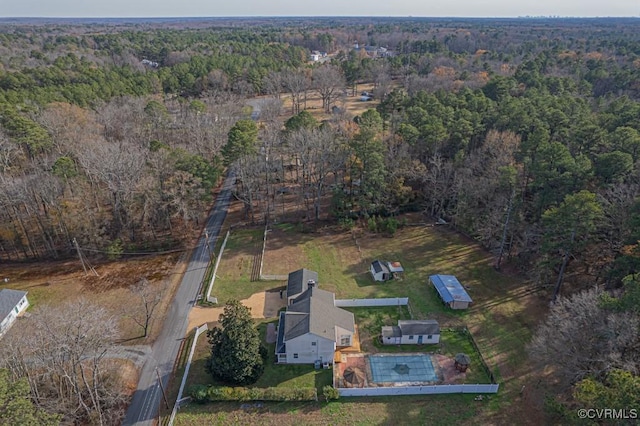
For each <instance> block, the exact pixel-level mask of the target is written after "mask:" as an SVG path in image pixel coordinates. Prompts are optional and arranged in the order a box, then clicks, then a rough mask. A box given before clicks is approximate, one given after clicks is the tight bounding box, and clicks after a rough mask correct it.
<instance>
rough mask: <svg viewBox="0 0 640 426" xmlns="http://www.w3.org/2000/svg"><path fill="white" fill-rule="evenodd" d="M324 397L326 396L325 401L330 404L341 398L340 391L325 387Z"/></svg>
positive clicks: (328, 386)
mask: <svg viewBox="0 0 640 426" xmlns="http://www.w3.org/2000/svg"><path fill="white" fill-rule="evenodd" d="M322 395H323V396H324V399H325V400H326V401H327V402H328V401H331V400H333V399H338V398H340V392H339V391H338V389H336V388H334V387H333V386H331V385H325V386H324V387H323V388H322Z"/></svg>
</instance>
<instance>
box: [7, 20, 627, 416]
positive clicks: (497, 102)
mask: <svg viewBox="0 0 640 426" xmlns="http://www.w3.org/2000/svg"><path fill="white" fill-rule="evenodd" d="M183 25H184V27H183V28H181V27H180V26H178V25H175V24H172V25H166V24H162V23H156V24H153V23H147V24H144V25H143V24H140V23H138V24H132V23H123V24H121V25H102V24H94V25H80V24H78V23H66V24H64V25H55V24H52V23H47V22H41V23H39V24H38V25H26V24H22V23H13V24H5V25H3V26H0V179H1V183H2V185H0V203H1V206H2V208H1V209H0V259H2V260H18V259H43V258H59V257H65V256H69V255H70V254H71V253H72V248H73V247H72V245H71V241H72V240H73V239H76V240H77V241H78V242H79V244H80V245H82V247H83V248H86V249H87V250H94V251H96V252H103V253H106V254H116V255H117V254H119V253H123V252H130V251H138V252H140V251H155V250H163V249H171V248H177V247H183V246H184V244H186V239H185V236H186V235H188V233H186V232H184V231H185V229H194V228H195V227H197V226H198V221H199V220H200V218H201V217H202V215H203V212H205V211H206V210H207V206H209V205H210V201H211V195H212V189H213V188H214V187H215V186H216V184H217V183H218V182H219V181H220V178H221V176H222V175H223V173H225V170H232V171H233V173H234V174H235V176H236V177H237V178H238V187H237V191H236V197H237V198H238V199H240V200H241V201H242V202H243V203H244V204H245V207H246V214H247V220H249V221H253V222H255V223H257V222H262V221H264V220H270V219H273V218H280V219H288V220H297V221H304V222H306V223H308V224H310V225H311V226H312V225H313V224H314V223H317V222H318V221H323V222H324V221H327V220H329V221H333V222H335V223H338V224H340V226H343V227H345V228H350V227H353V226H358V225H361V226H365V227H367V228H368V229H369V230H370V231H373V232H388V233H393V231H394V230H395V228H397V226H399V224H400V223H399V221H398V220H397V219H396V218H397V216H398V215H399V214H401V213H403V212H408V211H421V212H424V213H425V215H426V216H425V217H427V218H428V220H432V221H440V222H441V223H448V224H449V225H450V226H452V227H454V228H455V229H457V230H459V231H461V232H464V233H465V234H467V235H469V236H471V237H473V238H474V239H476V240H477V241H478V242H479V243H480V244H482V245H483V246H484V247H486V248H487V249H488V250H490V251H492V252H493V253H494V254H495V259H496V263H495V267H496V268H498V269H500V268H502V267H504V266H505V265H509V267H511V268H517V270H518V271H520V272H522V273H523V274H525V275H526V276H527V277H529V278H530V279H531V280H532V281H533V282H534V283H535V285H537V286H541V287H544V288H545V289H547V291H548V293H549V297H550V299H552V300H556V298H557V297H558V296H559V295H565V296H566V295H570V294H576V295H577V296H576V297H578V296H580V297H582V298H583V299H580V300H582V302H581V303H582V305H581V306H585V308H584V309H590V311H589V312H590V315H591V316H590V317H589V318H590V320H592V321H594V322H595V323H594V325H593V327H592V330H594V331H593V333H596V334H597V336H595V337H593V336H591V337H593V338H594V339H596V341H597V342H598V344H597V345H595V344H594V347H593V348H591V349H592V351H591V352H590V353H589V354H587V356H588V359H589V360H591V361H589V362H587V361H585V360H582V361H581V362H582V364H581V365H582V366H583V367H584V369H582V370H580V371H581V373H580V374H576V375H574V376H571V377H568V378H567V380H568V383H570V384H574V383H579V384H580V386H582V387H580V386H578V387H576V388H575V389H576V390H575V397H576V398H577V399H578V400H581V401H583V402H584V401H590V402H591V403H593V404H595V402H593V401H596V400H598V401H605V400H606V398H607V397H611V395H609V394H607V392H614V391H612V390H611V389H619V388H621V387H623V386H626V385H628V383H633V381H634V380H635V383H636V385H635V386H636V387H637V382H638V378H637V374H638V369H639V366H640V360H639V358H640V355H639V352H640V351H639V349H638V348H640V337H639V335H638V327H637V322H638V308H637V306H638V304H637V302H638V300H640V299H638V297H639V296H638V294H640V291H639V290H638V289H639V288H640V284H639V283H638V281H639V280H640V278H638V277H637V274H638V272H639V267H640V245H639V240H640V226H638V225H639V224H640V161H639V160H640V22H638V20H635V19H562V20H560V19H529V20H509V19H504V20H447V19H434V20H428V19H373V18H371V19H365V18H358V19H352V20H349V19H346V18H344V19H340V18H331V19H330V18H325V19H319V20H314V21H313V22H310V21H307V20H304V19H299V20H296V19H272V20H269V19H263V20H257V21H255V22H251V23H244V24H241V23H240V22H238V21H234V20H227V21H213V22H211V23H207V22H199V23H198V25H195V24H194V25H192V26H189V22H186V23H184V24H183ZM314 50H317V51H319V52H326V53H327V54H328V59H329V60H327V61H318V62H313V61H310V60H309V54H310V52H311V51H314ZM363 84H368V85H373V92H372V94H371V96H372V97H373V98H374V99H376V101H379V102H376V104H375V105H376V107H375V109H374V108H372V109H369V110H367V111H366V112H364V113H362V114H360V115H358V116H356V117H353V116H351V115H350V114H349V112H348V111H347V110H346V109H345V108H344V106H345V100H346V98H347V97H348V96H353V95H354V94H357V93H358V87H359V86H360V85H363ZM257 97H259V99H260V101H259V103H256V102H254V101H255V99H254V98H257ZM313 97H315V98H319V99H321V101H322V112H321V113H320V114H318V111H313V112H314V114H311V113H310V112H309V110H308V109H307V107H308V101H309V99H311V98H313ZM252 118H253V119H252ZM285 195H286V196H287V197H289V198H293V199H294V200H295V204H296V205H297V211H296V212H295V214H293V215H289V216H287V214H288V213H287V214H285V211H284V201H281V200H284V198H285ZM280 202H282V206H283V207H282V209H280V208H279V206H280V205H279V203H280ZM565 282H566V285H565V286H564V287H563V284H565ZM594 285H595V286H598V285H599V286H601V288H605V289H607V290H609V291H610V293H607V295H608V296H607V297H608V298H607V299H606V300H604V301H602V300H601V299H602V297H601V295H600V294H595V293H593V294H592V295H591V296H588V295H587V296H585V294H586V293H585V294H583V293H579V291H581V290H585V289H589V288H593V287H594ZM588 294H591V293H588ZM589 297H591V299H589ZM596 299H597V300H596ZM594 300H596V302H597V303H596V302H593V301H594ZM552 309H555V310H556V311H557V312H556V311H554V315H555V316H554V315H550V316H549V319H548V321H557V323H553V322H551V323H547V324H546V326H547V327H548V329H547V330H546V333H548V334H549V333H551V334H552V333H553V332H554V330H556V331H557V330H558V329H560V328H562V327H560V325H561V323H562V321H563V319H562V318H566V316H567V315H571V316H576V315H578V316H579V315H582V314H584V312H582V313H576V312H572V311H571V309H572V308H571V306H567V305H566V299H563V302H562V303H559V304H557V305H555V306H554V308H552ZM562 309H564V310H565V311H562ZM554 318H555V319H554ZM603 318H604V319H603ZM565 321H566V320H565ZM598 321H600V322H598ZM596 323H597V324H596ZM622 323H626V324H636V327H633V326H631V327H626V328H625V330H627V331H629V330H631V332H630V335H625V339H626V340H625V342H626V343H625V344H624V345H623V344H618V345H616V344H613V343H612V341H611V340H607V339H609V338H604V337H602V336H603V335H604V334H607V333H605V331H606V330H609V331H611V330H615V329H616V328H615V327H617V326H619V325H620V324H622ZM598 330H600V331H598ZM603 330H604V331H603ZM565 331H566V333H567V335H576V333H575V332H576V330H571V329H567V330H565ZM571 333H574V334H571ZM598 333H599V334H598ZM580 335H581V336H582V338H583V339H586V340H588V339H590V338H591V337H589V336H586V337H585V336H584V334H580ZM546 339H547V340H545V336H544V333H542V332H541V334H540V335H539V336H537V340H536V341H534V343H533V345H534V346H535V344H536V342H538V347H537V348H536V347H533V348H532V353H535V354H536V356H538V357H539V358H540V359H541V360H542V361H547V362H550V361H549V360H554V361H553V362H556V363H560V362H561V361H560V358H561V356H560V355H559V354H558V353H553V352H549V351H550V350H549V349H548V348H549V346H550V345H549V344H548V342H549V341H550V339H551V340H552V337H549V336H547V337H546ZM598 339H600V340H598ZM583 341H584V340H583ZM541 342H542V343H541ZM544 342H546V343H544ZM618 343H619V342H618ZM541 346H545V348H547V349H546V351H545V350H540V347H541ZM558 351H560V349H558ZM571 359H572V360H574V361H575V360H576V359H578V358H577V357H575V356H574V357H572V358H571ZM579 359H582V358H579ZM586 364H588V365H586ZM629 374H631V376H629ZM586 380H596V384H593V383H591V382H585V381H586ZM598 386H600V387H598ZM607 395H608V396H607ZM589 398H591V399H589ZM598 398H600V399H598ZM556 408H557V407H556ZM558 411H562V410H561V408H558Z"/></svg>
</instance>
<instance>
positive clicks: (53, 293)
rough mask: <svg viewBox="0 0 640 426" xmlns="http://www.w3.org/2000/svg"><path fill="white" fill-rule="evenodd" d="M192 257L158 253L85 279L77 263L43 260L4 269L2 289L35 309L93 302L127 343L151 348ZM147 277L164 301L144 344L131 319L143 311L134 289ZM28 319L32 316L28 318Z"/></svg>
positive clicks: (110, 265)
mask: <svg viewBox="0 0 640 426" xmlns="http://www.w3.org/2000/svg"><path fill="white" fill-rule="evenodd" d="M187 254H188V253H184V254H183V253H174V254H169V255H153V256H144V257H140V258H129V259H123V260H119V261H114V262H101V263H97V264H95V270H96V271H97V272H98V274H99V276H98V277H96V276H85V274H84V272H83V270H82V267H81V265H80V263H79V262H77V261H62V262H42V263H37V264H12V265H3V267H2V272H0V275H1V277H0V278H5V277H6V278H7V279H8V282H6V283H5V282H4V281H0V284H1V285H0V288H11V289H15V290H24V291H27V292H28V296H27V297H28V298H29V302H30V304H31V306H32V307H31V308H30V309H37V308H38V307H40V306H43V305H51V306H56V305H59V304H62V303H65V302H67V301H69V300H73V299H74V298H76V297H78V296H83V297H87V298H90V299H91V300H92V301H93V302H94V303H95V304H97V305H99V306H102V307H104V308H105V309H107V310H108V311H109V312H110V313H111V314H112V315H114V316H115V317H116V318H118V321H119V324H118V325H119V329H120V336H121V339H122V340H125V341H127V342H126V343H127V344H140V343H144V344H151V343H152V342H153V341H154V340H155V338H156V336H157V334H158V333H159V331H160V327H159V324H161V323H162V320H163V318H164V315H165V313H166V310H167V307H168V304H169V302H170V301H171V300H172V298H173V294H174V292H175V289H176V288H177V286H178V284H179V282H180V278H181V276H182V272H183V270H184V267H185V262H182V261H181V260H183V259H184V258H186V255H187ZM145 277H146V278H147V279H148V280H149V282H150V283H151V286H152V287H153V288H154V289H156V290H157V291H163V293H164V297H163V300H162V302H161V304H160V306H159V307H158V309H157V311H156V314H155V318H154V319H153V321H152V325H151V332H150V335H149V337H147V338H146V339H144V341H142V340H141V339H138V337H140V336H141V334H142V333H141V331H142V329H141V328H140V326H138V325H136V324H135V323H134V321H133V320H132V319H131V315H132V314H133V313H135V312H136V310H138V309H140V305H139V302H138V300H137V299H136V297H134V296H133V294H132V293H131V291H130V290H129V288H130V286H132V285H134V284H136V283H137V282H138V281H139V280H140V279H141V278H145ZM25 321H28V318H26V319H25Z"/></svg>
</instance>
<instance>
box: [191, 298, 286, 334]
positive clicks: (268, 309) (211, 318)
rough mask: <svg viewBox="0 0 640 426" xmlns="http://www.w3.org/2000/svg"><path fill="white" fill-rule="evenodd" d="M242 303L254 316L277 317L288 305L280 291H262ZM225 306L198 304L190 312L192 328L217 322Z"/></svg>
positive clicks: (260, 317)
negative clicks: (207, 306)
mask: <svg viewBox="0 0 640 426" xmlns="http://www.w3.org/2000/svg"><path fill="white" fill-rule="evenodd" d="M241 302H242V304H243V305H244V306H246V307H247V308H249V309H251V316H252V317H253V318H259V319H262V318H275V317H276V316H277V315H278V311H279V310H280V309H281V308H284V307H285V306H286V299H281V298H280V292H279V291H261V292H258V293H254V294H252V295H251V296H250V297H249V298H248V299H244V300H241ZM222 312H224V307H215V308H204V307H201V306H196V307H194V308H193V309H191V312H190V313H189V326H188V328H187V330H189V331H190V330H192V329H193V328H194V327H198V326H200V325H202V324H204V323H205V322H209V323H210V322H217V321H218V318H219V317H220V314H221V313H222Z"/></svg>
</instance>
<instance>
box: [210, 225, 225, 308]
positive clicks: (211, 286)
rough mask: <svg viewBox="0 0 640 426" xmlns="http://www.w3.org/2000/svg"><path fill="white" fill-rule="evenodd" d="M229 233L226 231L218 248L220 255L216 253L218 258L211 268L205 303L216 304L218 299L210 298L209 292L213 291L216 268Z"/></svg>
mask: <svg viewBox="0 0 640 426" xmlns="http://www.w3.org/2000/svg"><path fill="white" fill-rule="evenodd" d="M229 233H230V231H227V235H225V237H224V241H223V242H222V247H220V253H218V258H217V259H216V266H214V267H213V274H211V282H210V283H209V289H208V290H207V302H211V303H218V298H216V297H211V290H213V283H214V282H215V281H216V274H217V273H218V266H219V265H220V259H222V253H223V252H224V247H225V246H226V245H227V240H228V239H229Z"/></svg>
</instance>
